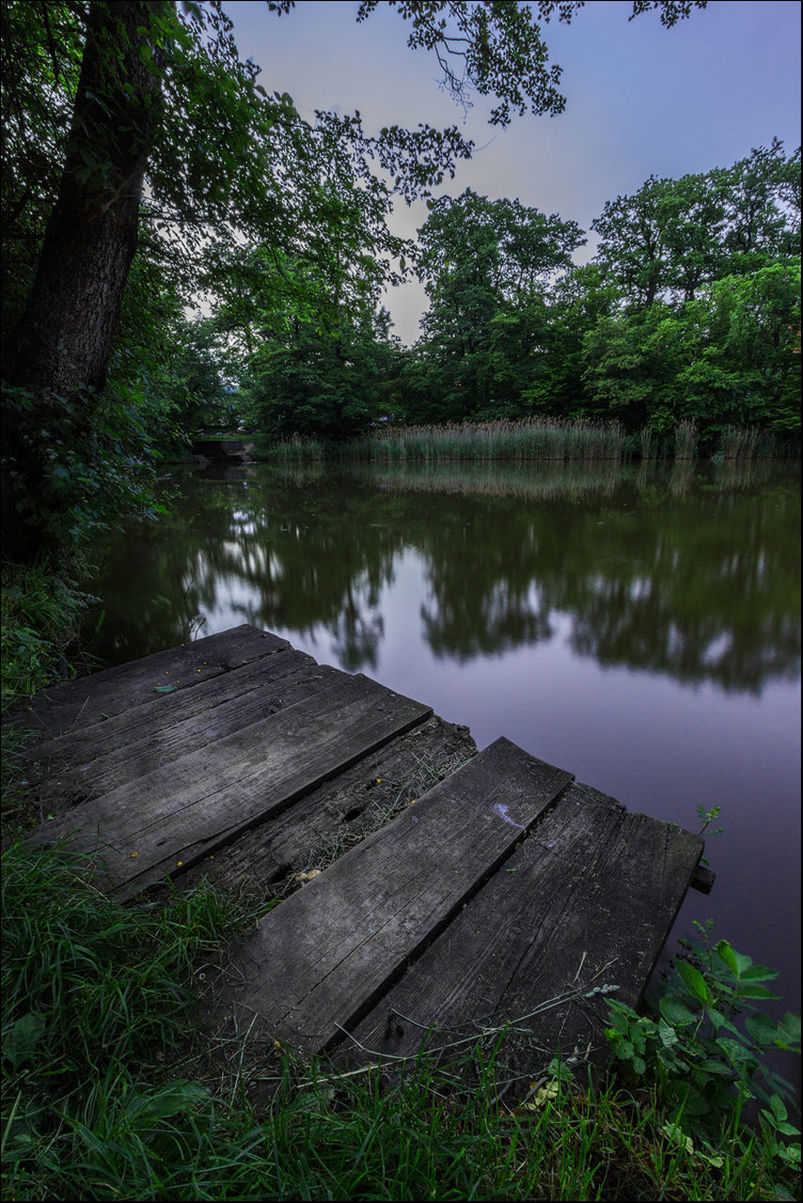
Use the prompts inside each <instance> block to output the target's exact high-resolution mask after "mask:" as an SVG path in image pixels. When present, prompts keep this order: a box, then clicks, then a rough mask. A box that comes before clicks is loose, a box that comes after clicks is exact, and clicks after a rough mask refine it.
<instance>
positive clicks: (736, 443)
mask: <svg viewBox="0 0 803 1203" xmlns="http://www.w3.org/2000/svg"><path fill="white" fill-rule="evenodd" d="M758 440H759V431H758V429H757V427H755V426H726V427H725V429H724V430H723V431H722V440H721V442H720V451H721V452H722V458H723V459H727V460H739V459H751V458H752V456H753V455H754V454H755V451H756V447H757V446H758Z"/></svg>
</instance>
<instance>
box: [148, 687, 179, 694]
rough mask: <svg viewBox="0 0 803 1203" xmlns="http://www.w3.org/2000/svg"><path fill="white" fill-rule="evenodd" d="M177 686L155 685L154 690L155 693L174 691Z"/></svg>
mask: <svg viewBox="0 0 803 1203" xmlns="http://www.w3.org/2000/svg"><path fill="white" fill-rule="evenodd" d="M175 688H176V687H175V685H155V686H154V688H153V692H154V693H172V692H173V690H174V689H175Z"/></svg>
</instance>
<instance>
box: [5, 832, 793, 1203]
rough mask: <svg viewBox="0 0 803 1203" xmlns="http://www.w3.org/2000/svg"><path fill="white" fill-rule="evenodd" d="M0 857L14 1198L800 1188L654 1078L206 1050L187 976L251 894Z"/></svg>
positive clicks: (745, 1135)
mask: <svg viewBox="0 0 803 1203" xmlns="http://www.w3.org/2000/svg"><path fill="white" fill-rule="evenodd" d="M4 862H5V863H4V874H3V914H4V920H3V943H4V957H3V961H2V965H1V966H0V971H1V972H2V987H3V1000H4V1018H3V1077H4V1101H3V1137H2V1140H3V1193H4V1198H7V1199H10V1200H23V1199H24V1200H37V1199H53V1198H83V1199H116V1198H129V1199H263V1198H276V1199H321V1198H329V1199H353V1198H360V1199H410V1198H415V1199H428V1198H432V1199H434V1198H437V1199H471V1198H473V1199H530V1198H550V1199H600V1198H602V1199H627V1198H642V1197H646V1198H668V1199H673V1198H674V1199H692V1198H693V1199H754V1198H755V1199H759V1198H791V1197H795V1196H794V1194H793V1193H791V1192H793V1191H794V1190H795V1180H794V1176H793V1175H792V1174H791V1172H790V1171H789V1169H788V1167H786V1166H785V1164H783V1163H781V1162H780V1161H779V1160H778V1158H777V1156H775V1153H774V1150H773V1149H772V1148H771V1147H770V1146H769V1145H768V1144H766V1143H762V1140H761V1138H760V1135H759V1134H757V1133H753V1132H750V1131H748V1130H742V1129H740V1128H737V1126H736V1125H735V1123H733V1122H732V1121H731V1123H730V1127H728V1126H727V1125H726V1127H725V1130H724V1132H723V1136H722V1140H721V1141H719V1142H717V1143H716V1144H712V1143H706V1142H703V1141H699V1140H696V1141H694V1142H691V1141H690V1140H689V1139H688V1138H687V1137H685V1136H684V1135H683V1134H681V1133H680V1132H679V1130H677V1129H676V1128H675V1127H674V1126H673V1125H672V1124H670V1123H668V1120H667V1116H666V1114H665V1113H664V1112H662V1110H661V1106H660V1104H659V1102H658V1099H657V1096H656V1095H655V1093H654V1092H651V1091H650V1090H649V1089H647V1088H644V1087H642V1088H641V1089H640V1090H639V1091H634V1090H631V1089H627V1088H625V1087H623V1086H622V1084H621V1083H617V1082H616V1081H614V1080H611V1081H610V1082H607V1083H603V1084H601V1085H600V1086H599V1087H598V1088H594V1087H593V1086H592V1085H591V1084H590V1083H588V1082H582V1081H578V1082H574V1081H570V1080H565V1078H564V1073H563V1072H561V1071H560V1069H559V1067H555V1069H556V1074H555V1077H554V1078H553V1079H551V1080H546V1081H539V1082H533V1083H531V1084H529V1085H530V1089H529V1091H528V1093H527V1097H526V1098H525V1099H524V1100H523V1101H520V1102H518V1103H517V1104H515V1105H510V1106H505V1105H503V1104H500V1103H499V1102H498V1094H499V1090H498V1081H497V1068H498V1067H497V1065H496V1064H495V1060H494V1056H493V1054H491V1055H490V1056H488V1055H486V1056H480V1055H479V1052H478V1050H474V1049H470V1048H469V1050H468V1051H467V1052H464V1053H463V1056H462V1061H461V1062H460V1063H451V1064H449V1065H446V1066H444V1065H437V1064H435V1063H434V1061H433V1060H432V1059H430V1058H427V1057H426V1056H421V1057H420V1058H418V1059H417V1060H416V1061H415V1062H413V1063H411V1064H410V1065H409V1066H408V1067H407V1070H406V1072H404V1073H402V1074H394V1075H393V1076H392V1077H391V1076H389V1075H388V1073H386V1072H384V1071H383V1070H382V1069H381V1068H378V1067H372V1068H369V1069H367V1070H366V1071H364V1072H358V1073H354V1072H353V1071H344V1070H343V1068H342V1066H341V1067H338V1066H336V1065H334V1064H328V1063H327V1062H325V1061H316V1062H313V1063H312V1064H309V1063H307V1062H305V1061H303V1060H302V1059H300V1058H297V1057H295V1056H294V1055H292V1053H290V1052H289V1051H288V1050H286V1049H284V1048H281V1047H276V1046H271V1052H270V1053H267V1054H266V1053H265V1052H264V1050H257V1052H258V1055H251V1054H250V1053H249V1048H248V1040H247V1038H246V1037H242V1036H241V1037H239V1038H238V1040H235V1041H233V1042H231V1043H230V1044H229V1046H228V1047H226V1048H225V1049H223V1050H222V1051H221V1049H220V1048H217V1049H216V1048H215V1047H214V1041H212V1040H210V1039H209V1037H208V1035H207V1036H200V1035H199V1033H198V1027H197V1016H196V1014H195V1009H194V996H195V993H196V992H195V989H194V985H195V984H197V981H198V978H199V977H200V976H201V974H202V973H203V969H204V966H205V965H206V963H207V961H208V960H209V958H210V957H212V956H213V955H214V953H215V951H216V950H217V949H219V948H220V947H221V946H222V944H224V943H225V942H226V941H227V940H229V939H230V938H231V936H232V935H233V934H234V933H235V932H237V931H241V930H242V929H243V927H244V926H246V925H248V924H250V923H252V922H253V920H254V917H255V915H254V912H253V911H246V910H243V909H238V908H237V907H236V906H234V905H233V904H232V903H231V901H229V900H227V899H226V898H224V897H223V896H222V895H220V894H218V893H217V892H215V891H214V890H213V889H212V888H211V887H210V886H208V885H207V884H206V883H203V882H202V883H201V884H200V885H198V886H196V887H195V888H194V889H193V890H192V891H191V892H190V893H189V894H188V895H183V894H180V893H175V894H173V895H172V896H171V897H169V898H168V899H167V900H165V901H163V902H162V903H160V904H158V905H155V904H152V903H151V904H147V903H146V904H140V905H138V906H135V907H123V906H121V905H120V904H118V903H116V902H114V901H112V900H110V899H109V898H107V897H106V896H105V895H103V894H101V893H100V892H99V891H98V890H97V889H96V888H95V887H94V886H93V885H92V872H91V870H92V865H91V863H90V862H89V861H88V860H87V858H86V857H84V856H83V855H81V854H79V853H77V852H75V851H70V849H69V848H66V847H63V846H62V847H60V848H55V849H51V850H47V851H43V850H33V849H29V848H24V847H22V846H20V845H15V846H14V847H13V848H11V849H10V850H9V851H7V852H6V854H5V857H4ZM564 1072H565V1071H564ZM266 1079H268V1080H269V1081H270V1083H271V1084H272V1090H271V1092H270V1095H269V1097H268V1098H267V1099H266V1100H265V1101H263V1102H262V1103H261V1104H259V1103H258V1102H256V1101H255V1097H254V1089H253V1088H254V1087H255V1086H256V1085H261V1086H262V1087H263V1088H264V1084H265V1081H266ZM262 1097H263V1099H264V1098H265V1096H264V1089H263V1094H262Z"/></svg>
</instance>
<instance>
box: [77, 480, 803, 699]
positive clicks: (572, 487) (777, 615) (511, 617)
mask: <svg viewBox="0 0 803 1203" xmlns="http://www.w3.org/2000/svg"><path fill="white" fill-rule="evenodd" d="M231 475H232V474H231V472H229V473H228V476H229V477H231ZM181 488H182V493H183V496H182V497H181V499H180V500H179V501H177V502H176V503H174V505H173V508H172V511H171V513H170V515H169V517H167V518H165V519H164V520H163V521H161V522H160V523H158V524H156V525H154V524H147V525H144V524H143V525H138V524H134V525H132V526H131V527H130V528H129V529H128V530H127V532H126V533H125V535H120V536H117V535H116V534H115V535H113V536H109V537H107V539H106V540H105V541H104V544H103V545H100V546H98V547H97V548H96V551H95V557H94V558H95V562H96V563H99V566H100V573H101V580H100V582H99V583H97V582H93V589H94V591H95V592H97V593H98V594H99V595H100V596H101V597H102V598H103V603H102V604H103V609H104V611H105V616H104V621H103V624H102V626H101V629H100V635H99V638H98V640H97V646H96V649H95V650H96V654H97V655H99V656H100V657H101V658H102V659H103V660H104V661H106V662H120V661H122V660H126V659H131V658H133V657H136V656H141V655H145V654H147V653H148V652H150V651H154V650H157V649H159V648H162V647H166V646H170V645H172V644H175V643H180V642H182V641H184V640H186V639H188V638H190V637H192V634H193V632H194V631H197V630H198V627H199V623H203V621H204V619H209V621H210V623H211V621H212V619H213V617H214V615H215V614H216V612H219V611H220V610H221V607H222V606H223V603H224V601H225V604H226V606H227V607H228V610H229V612H230V613H231V614H232V615H233V621H237V620H239V621H246V622H252V623H254V624H256V625H257V626H261V627H265V628H267V629H281V630H285V631H296V632H299V633H303V634H306V635H314V633H315V631H316V630H323V631H326V632H327V633H328V634H329V636H330V638H331V640H332V641H333V645H334V647H335V649H336V652H337V655H338V657H339V662H340V664H341V665H342V666H343V667H344V668H346V669H348V670H350V671H356V670H359V669H366V670H368V671H371V670H372V669H374V668H375V667H376V665H377V661H378V655H379V649H380V647H381V644H382V641H383V639H384V637H385V619H384V613H383V599H384V597H385V596H386V595H387V593H388V591H390V590H391V589H392V588H393V587H394V582H395V577H396V567H397V565H398V563H399V561H400V557H401V556H402V555H403V554H404V553H406V552H407V553H408V552H414V553H415V555H416V557H417V558H418V560H419V561H420V564H421V566H422V567H421V571H422V572H423V574H424V578H425V581H426V586H427V591H428V595H427V600H426V602H425V603H423V604H421V605H420V624H421V637H422V639H424V640H425V641H426V643H427V644H428V645H429V648H430V649H431V652H432V653H433V654H434V655H435V656H437V657H448V658H453V659H455V660H458V661H463V662H464V661H468V660H471V659H473V658H474V657H477V656H489V655H491V656H493V655H500V654H502V653H508V652H510V651H512V650H513V649H516V648H518V647H521V646H525V645H532V644H535V643H538V642H541V641H544V640H549V639H551V638H552V637H553V634H554V630H555V621H554V620H555V617H556V615H558V614H560V615H561V616H563V617H564V618H568V620H569V626H570V645H571V648H572V649H573V651H574V652H575V653H576V654H578V655H581V656H589V657H594V658H595V659H596V660H597V661H598V662H599V663H600V664H602V665H611V666H613V665H615V666H623V667H627V668H631V669H645V670H649V671H650V672H653V673H662V674H668V675H669V676H671V677H673V678H675V679H676V680H678V681H680V682H684V683H696V682H711V683H714V684H716V685H717V686H718V687H720V688H721V689H723V690H728V691H734V690H735V691H748V692H750V693H753V694H759V693H760V692H761V689H762V686H763V685H764V684H765V683H766V682H767V681H769V680H771V679H793V678H794V677H795V676H796V675H797V674H798V673H799V663H800V628H799V620H798V615H799V607H800V588H799V581H800V563H799V553H798V551H797V548H798V546H799V543H798V532H799V514H800V492H799V484H798V482H797V479H796V478H795V474H794V471H793V469H792V466H791V465H788V464H782V465H767V464H763V465H762V464H760V463H759V464H756V465H754V466H749V465H748V466H734V467H732V468H730V469H729V468H728V467H727V466H723V467H721V468H719V469H713V468H710V467H709V468H705V469H701V468H699V467H698V468H697V469H695V468H694V466H693V465H692V464H691V463H690V462H685V463H683V464H678V465H676V466H675V467H674V468H672V469H669V470H667V469H661V468H660V467H657V466H655V465H645V466H643V467H641V468H634V469H631V470H627V469H625V470H624V471H623V470H622V469H620V468H619V467H618V466H616V467H612V468H611V469H610V470H609V471H606V470H605V468H604V467H600V466H599V465H596V466H594V468H593V470H589V471H583V470H582V469H580V468H578V467H577V466H571V467H568V466H564V465H562V464H561V465H557V464H554V465H544V466H537V467H535V466H534V467H532V468H508V467H505V466H503V465H477V466H470V467H467V466H459V467H458V466H454V467H451V468H449V467H447V468H440V467H438V468H434V467H430V468H427V467H423V468H422V467H417V468H409V469H404V468H397V469H392V470H381V469H371V468H363V469H361V470H355V471H353V472H348V473H346V472H337V473H327V472H324V471H322V470H320V469H316V470H312V471H304V470H302V469H292V470H288V471H286V472H282V471H277V470H275V469H268V468H263V467H258V468H252V469H250V470H248V471H247V472H243V473H240V474H239V477H238V478H235V479H231V478H230V479H222V478H221V477H220V476H215V475H214V474H203V475H201V474H195V475H191V474H185V475H184V477H183V479H182V482H181ZM96 621H97V615H96V614H95V615H90V622H92V623H95V622H96ZM228 625H232V624H231V622H230V623H228ZM203 629H204V628H203V627H202V628H201V633H203ZM205 629H210V626H209V623H208V624H207V627H206V628H205ZM215 629H217V628H215Z"/></svg>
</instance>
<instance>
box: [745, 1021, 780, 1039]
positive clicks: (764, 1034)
mask: <svg viewBox="0 0 803 1203" xmlns="http://www.w3.org/2000/svg"><path fill="white" fill-rule="evenodd" d="M744 1026H745V1027H746V1028H747V1030H748V1032H749V1033H750V1035H751V1036H752V1037H753V1039H754V1040H755V1041H756V1043H757V1044H772V1043H773V1041H774V1040H775V1035H776V1032H777V1030H778V1029H777V1026H776V1024H775V1023H773V1021H772V1020H771V1019H770V1017H769V1015H748V1017H747V1019H746V1020H745V1024H744Z"/></svg>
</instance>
